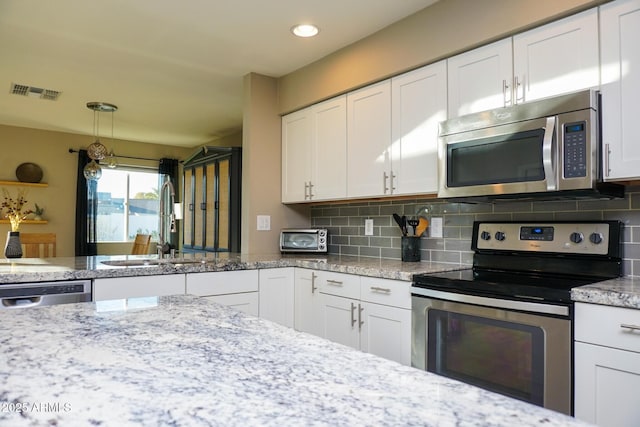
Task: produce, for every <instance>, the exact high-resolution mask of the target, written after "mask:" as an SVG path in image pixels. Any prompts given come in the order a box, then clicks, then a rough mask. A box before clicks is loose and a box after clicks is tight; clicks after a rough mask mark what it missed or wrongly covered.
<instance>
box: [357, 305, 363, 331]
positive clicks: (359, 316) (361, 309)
mask: <svg viewBox="0 0 640 427" xmlns="http://www.w3.org/2000/svg"><path fill="white" fill-rule="evenodd" d="M363 311H364V307H363V306H362V305H360V304H358V329H359V330H362V325H364V320H362V312H363Z"/></svg>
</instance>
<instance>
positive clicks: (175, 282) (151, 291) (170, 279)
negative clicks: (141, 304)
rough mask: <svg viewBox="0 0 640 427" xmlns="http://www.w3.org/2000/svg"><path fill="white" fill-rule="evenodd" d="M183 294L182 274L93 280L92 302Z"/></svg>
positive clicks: (183, 279)
mask: <svg viewBox="0 0 640 427" xmlns="http://www.w3.org/2000/svg"><path fill="white" fill-rule="evenodd" d="M184 293H185V275H184V274H167V275H164V276H136V277H112V278H104V279H93V301H106V300H112V299H124V298H138V297H156V296H165V295H184Z"/></svg>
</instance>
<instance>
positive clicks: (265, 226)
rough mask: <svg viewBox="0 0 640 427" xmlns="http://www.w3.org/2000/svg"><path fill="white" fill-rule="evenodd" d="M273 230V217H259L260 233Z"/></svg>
mask: <svg viewBox="0 0 640 427" xmlns="http://www.w3.org/2000/svg"><path fill="white" fill-rule="evenodd" d="M269 230H271V215H258V231H269Z"/></svg>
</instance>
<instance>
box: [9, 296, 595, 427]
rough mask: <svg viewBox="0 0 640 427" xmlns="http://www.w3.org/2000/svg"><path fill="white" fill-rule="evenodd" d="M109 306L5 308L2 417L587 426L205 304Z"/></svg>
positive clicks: (58, 421) (48, 421)
mask: <svg viewBox="0 0 640 427" xmlns="http://www.w3.org/2000/svg"><path fill="white" fill-rule="evenodd" d="M145 305H146V306H147V307H146V308H144V306H145ZM136 307H137V308H136ZM108 309H109V302H105V303H104V304H103V303H82V304H66V305H58V306H50V307H41V308H33V309H28V310H16V311H8V310H6V311H4V312H0V323H1V324H2V325H3V334H2V338H1V342H2V346H1V347H0V355H1V356H2V360H3V363H1V364H0V405H1V408H2V410H0V424H1V425H11V426H14V427H17V426H36V425H64V426H75V425H78V426H87V425H103V426H112V425H113V426H125V425H146V426H148V425H154V426H160V425H172V426H199V425H206V426H210V425H224V426H228V425H242V426H247V425H260V426H269V425H274V426H276V425H277V426H283V425H287V426H289V425H328V426H329V425H330V426H337V425H344V426H346V425H372V426H374V425H375V426H379V425H421V426H513V425H518V426H542V425H544V426H580V425H586V424H583V423H582V422H580V421H578V420H576V419H574V418H571V417H569V416H566V415H563V414H560V413H557V412H553V411H550V410H547V409H544V408H541V407H537V406H534V405H531V404H528V403H525V402H522V401H518V400H514V399H511V398H508V397H505V396H502V395H498V394H495V393H492V392H489V391H485V390H482V389H479V388H476V387H474V386H470V385H466V384H463V383H460V382H457V381H454V380H451V379H447V378H445V377H441V376H439V375H435V374H432V373H429V372H426V371H422V370H418V369H414V368H411V367H407V366H403V365H400V364H397V363H395V362H392V361H388V360H385V359H382V358H379V357H376V356H373V355H370V354H366V353H362V352H360V351H357V350H353V349H351V348H348V347H345V346H342V345H339V344H335V343H332V342H329V341H326V340H324V339H322V338H318V337H314V336H311V335H308V334H304V333H299V332H295V331H294V330H292V329H289V328H286V327H282V326H279V325H277V324H275V323H272V322H269V321H266V320H263V319H258V318H255V317H251V316H248V315H245V314H243V313H240V312H238V311H235V310H232V309H230V308H227V307H224V306H221V305H218V304H215V303H213V302H211V301H208V300H207V299H205V298H194V297H191V296H171V297H160V298H150V299H139V300H129V301H128V308H127V309H126V310H118V311H108ZM21 411H22V412H21Z"/></svg>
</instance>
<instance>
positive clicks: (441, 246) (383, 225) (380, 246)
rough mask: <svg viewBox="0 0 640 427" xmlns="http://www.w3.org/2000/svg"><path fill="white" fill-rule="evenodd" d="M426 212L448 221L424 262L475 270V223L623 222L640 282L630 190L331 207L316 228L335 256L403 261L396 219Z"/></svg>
mask: <svg viewBox="0 0 640 427" xmlns="http://www.w3.org/2000/svg"><path fill="white" fill-rule="evenodd" d="M425 207H426V208H427V209H428V210H429V212H430V215H432V216H439V217H442V218H444V238H431V237H423V238H422V239H420V240H421V247H422V250H421V259H422V261H438V262H451V263H463V264H469V265H470V264H471V263H472V256H473V252H471V231H472V225H473V221H478V220H497V221H503V220H507V221H511V220H513V221H534V222H535V221H556V220H566V221H573V220H619V221H622V222H623V224H624V235H623V241H624V244H623V254H624V263H623V269H624V274H625V275H633V276H640V187H628V188H627V195H626V197H625V198H624V199H615V200H584V201H576V200H566V201H547V202H530V201H527V202H522V201H504V202H499V203H495V204H490V203H481V204H461V203H448V202H446V201H444V200H438V199H428V198H424V199H413V200H404V201H391V200H389V201H371V202H355V203H345V204H325V205H317V206H313V207H312V208H311V225H312V227H318V228H328V229H329V236H330V241H329V242H330V244H329V252H330V253H332V254H344V255H359V256H367V257H376V258H378V257H379V258H390V259H400V236H401V234H400V230H399V228H398V226H397V225H396V223H395V222H394V220H393V218H392V214H393V213H397V214H399V215H403V214H404V215H407V217H411V216H414V215H416V213H417V212H419V211H422V209H423V208H425ZM367 218H372V219H373V221H374V236H365V235H364V220H365V219H367Z"/></svg>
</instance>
